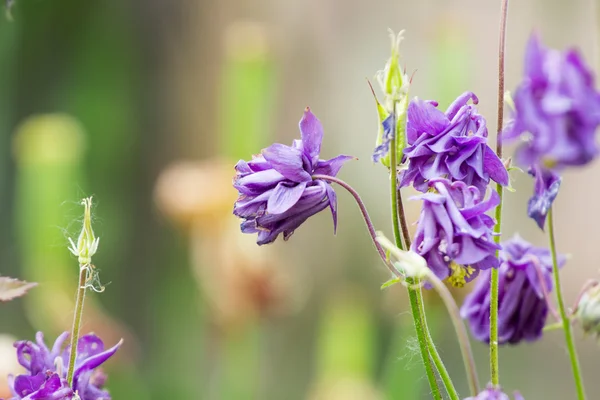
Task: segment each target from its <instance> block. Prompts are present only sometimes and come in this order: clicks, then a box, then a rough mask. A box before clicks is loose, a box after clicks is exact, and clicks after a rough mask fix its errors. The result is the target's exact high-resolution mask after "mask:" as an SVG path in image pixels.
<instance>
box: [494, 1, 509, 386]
mask: <svg viewBox="0 0 600 400" xmlns="http://www.w3.org/2000/svg"><path fill="white" fill-rule="evenodd" d="M507 17H508V0H502V6H501V9H500V38H499V43H498V124H497V127H496V129H497V132H498V134H497V136H496V155H497V156H498V158H500V159H502V135H501V132H502V125H503V124H504V50H505V47H506V20H507ZM503 191H504V188H503V187H502V185H500V184H497V185H496V192H498V195H499V196H500V204H499V205H498V206H497V207H496V215H495V217H496V226H495V227H494V233H495V234H496V235H495V236H494V241H495V242H496V243H500V232H501V228H502V197H503ZM498 256H499V251H496V258H497V257H498ZM490 285H491V288H490V289H491V290H490V374H491V381H492V384H493V385H499V384H500V374H499V370H498V270H497V269H492V273H491V278H490Z"/></svg>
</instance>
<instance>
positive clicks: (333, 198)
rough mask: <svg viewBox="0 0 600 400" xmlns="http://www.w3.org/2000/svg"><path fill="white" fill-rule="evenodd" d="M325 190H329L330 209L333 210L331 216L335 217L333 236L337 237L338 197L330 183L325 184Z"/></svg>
mask: <svg viewBox="0 0 600 400" xmlns="http://www.w3.org/2000/svg"><path fill="white" fill-rule="evenodd" d="M325 189H326V190H327V198H328V199H329V208H330V209H331V216H332V217H333V234H334V235H335V234H336V231H337V195H336V194H335V190H333V187H332V186H331V185H330V184H329V183H326V184H325Z"/></svg>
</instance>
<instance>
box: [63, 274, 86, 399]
mask: <svg viewBox="0 0 600 400" xmlns="http://www.w3.org/2000/svg"><path fill="white" fill-rule="evenodd" d="M87 278H88V266H87V265H80V266H79V286H78V288H77V300H76V302H75V315H74V316H73V328H72V330H71V354H70V356H69V370H68V372H67V382H68V383H69V386H71V387H72V386H73V372H74V370H75V360H76V359H77V342H78V341H79V328H80V327H81V318H82V315H83V302H84V300H85V289H86V283H87Z"/></svg>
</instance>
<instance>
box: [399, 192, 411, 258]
mask: <svg viewBox="0 0 600 400" xmlns="http://www.w3.org/2000/svg"><path fill="white" fill-rule="evenodd" d="M398 218H399V219H400V225H401V226H402V236H403V238H404V245H405V246H406V250H410V245H411V241H410V233H409V232H408V224H407V223H406V214H405V213H404V204H403V203H402V192H401V190H400V188H398Z"/></svg>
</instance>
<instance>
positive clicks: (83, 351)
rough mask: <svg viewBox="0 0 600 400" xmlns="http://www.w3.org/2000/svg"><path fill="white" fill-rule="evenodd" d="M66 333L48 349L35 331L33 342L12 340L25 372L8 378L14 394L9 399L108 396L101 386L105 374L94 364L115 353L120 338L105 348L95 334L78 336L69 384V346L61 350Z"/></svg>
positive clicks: (61, 399)
mask: <svg viewBox="0 0 600 400" xmlns="http://www.w3.org/2000/svg"><path fill="white" fill-rule="evenodd" d="M68 336H69V334H68V333H67V332H65V333H63V334H62V335H60V336H59V337H58V338H57V339H56V341H55V342H54V345H53V346H52V349H49V348H48V347H47V346H46V344H45V342H44V336H43V334H42V333H41V332H38V334H37V335H36V341H35V343H34V342H30V341H25V340H24V341H19V342H16V343H15V348H16V349H17V360H18V361H19V364H21V365H22V366H23V367H24V368H25V369H26V370H27V374H23V375H18V376H17V377H14V378H11V379H10V385H11V390H12V392H13V395H14V397H13V398H12V399H10V400H21V399H23V400H35V399H39V400H71V399H76V398H77V397H76V395H77V396H78V397H79V399H81V400H110V398H111V397H110V394H109V393H108V392H107V391H106V390H103V386H104V383H105V381H106V375H104V373H103V372H102V370H101V369H98V367H99V366H100V365H102V364H103V363H104V362H105V361H107V360H108V359H109V358H110V357H112V356H113V354H115V353H116V351H117V350H118V348H119V347H120V345H121V342H119V343H118V344H117V345H116V346H114V347H112V348H110V349H108V350H105V349H104V343H103V342H102V340H101V339H100V338H99V337H97V336H96V335H93V334H90V335H85V336H82V337H81V338H79V340H78V342H77V357H76V359H75V368H74V373H73V385H72V386H69V384H68V383H67V380H66V376H67V370H68V368H69V356H70V349H69V348H68V347H67V348H66V349H64V350H63V345H64V343H65V341H66V340H67V338H68Z"/></svg>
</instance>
